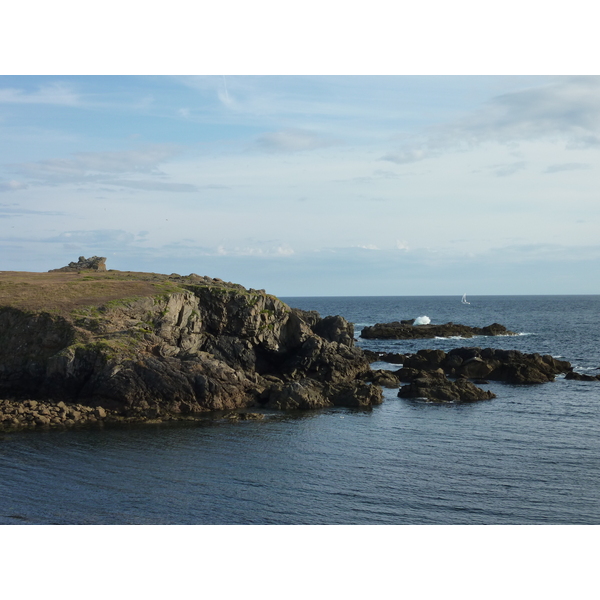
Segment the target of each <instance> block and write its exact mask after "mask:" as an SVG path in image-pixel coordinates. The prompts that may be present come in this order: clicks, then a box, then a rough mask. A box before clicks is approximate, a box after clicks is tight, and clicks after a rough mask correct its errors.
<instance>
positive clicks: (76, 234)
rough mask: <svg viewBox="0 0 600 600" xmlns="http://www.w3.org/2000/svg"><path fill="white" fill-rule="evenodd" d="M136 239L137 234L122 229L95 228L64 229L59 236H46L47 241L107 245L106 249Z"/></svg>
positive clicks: (83, 245) (74, 244) (78, 244)
mask: <svg viewBox="0 0 600 600" xmlns="http://www.w3.org/2000/svg"><path fill="white" fill-rule="evenodd" d="M135 240H136V236H135V235H134V234H133V233H129V232H128V231H123V230H122V229H95V230H76V231H64V232H62V233H60V234H59V235H57V236H54V237H49V238H46V239H45V240H43V241H45V242H51V243H62V244H69V245H71V246H72V247H75V246H77V247H79V246H81V247H85V246H98V245H103V246H106V248H107V249H106V251H105V252H108V250H109V249H110V248H112V247H115V246H125V245H128V244H131V243H132V242H134V241H135Z"/></svg>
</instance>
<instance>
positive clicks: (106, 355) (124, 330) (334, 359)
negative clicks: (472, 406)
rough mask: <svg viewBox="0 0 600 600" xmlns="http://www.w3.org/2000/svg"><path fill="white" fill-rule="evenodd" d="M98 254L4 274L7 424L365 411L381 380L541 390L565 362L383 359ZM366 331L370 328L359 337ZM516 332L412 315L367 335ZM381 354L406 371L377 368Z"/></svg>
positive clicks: (2, 415)
mask: <svg viewBox="0 0 600 600" xmlns="http://www.w3.org/2000/svg"><path fill="white" fill-rule="evenodd" d="M105 260H106V259H104V258H102V257H92V258H91V259H85V258H84V257H80V259H79V262H78V263H71V264H70V265H68V266H67V267H64V268H62V269H57V270H53V271H50V272H48V273H19V272H0V398H2V399H1V400H0V429H12V430H14V429H23V428H47V427H71V426H77V425H90V424H94V425H102V424H105V423H106V424H108V423H122V422H162V421H170V420H196V419H200V418H206V416H207V415H210V414H213V415H215V418H225V419H228V420H231V421H239V420H257V419H261V418H263V413H261V412H260V411H261V410H263V409H274V410H289V409H301V410H312V409H319V408H325V407H332V406H347V407H363V408H369V407H371V406H373V405H376V404H380V403H381V402H382V400H383V393H382V387H387V388H394V389H399V391H398V396H400V397H403V398H420V399H427V400H429V401H433V402H475V401H480V400H489V399H491V398H494V397H495V394H494V393H492V392H491V391H488V390H484V389H482V388H480V387H478V385H483V384H485V383H488V382H489V380H492V381H502V382H505V383H509V384H523V385H525V384H540V383H547V382H550V381H553V380H554V378H555V377H556V375H558V374H562V373H565V374H566V379H578V380H585V381H591V380H595V381H598V380H599V379H600V376H592V375H582V374H579V373H575V372H574V371H573V369H572V367H571V365H570V363H568V362H567V361H561V360H557V359H555V358H553V357H552V356H549V355H539V354H524V353H521V352H518V351H516V350H499V349H492V348H483V349H482V348H479V347H465V348H457V349H454V350H451V351H449V352H444V351H442V350H420V351H418V352H417V353H415V354H395V353H376V352H372V351H368V350H362V349H361V348H359V347H357V346H355V340H354V338H353V334H354V328H353V325H352V324H351V323H349V322H348V321H346V320H345V319H344V318H343V317H340V316H328V317H325V318H321V316H320V315H319V314H318V313H317V312H315V311H302V310H299V309H294V308H291V307H289V306H287V305H286V304H285V303H283V302H282V301H281V300H279V299H278V298H276V297H275V296H272V295H270V294H267V293H266V292H265V291H264V290H254V289H246V288H244V287H243V286H241V285H239V284H234V283H230V282H225V281H222V280H221V279H216V278H211V277H203V276H199V275H196V274H194V273H192V274H190V275H187V276H181V275H178V274H176V273H173V274H171V275H162V274H156V273H138V272H129V271H127V272H125V271H114V270H109V271H107V270H105ZM365 332H366V334H365ZM450 335H452V336H455V335H460V336H461V337H471V336H474V335H513V333H512V332H510V331H508V330H507V329H506V328H505V327H504V326H502V325H499V324H497V323H494V324H492V325H490V326H488V327H483V328H476V327H468V326H465V325H455V324H453V323H446V324H445V325H414V324H413V322H412V321H403V322H400V323H397V322H395V323H388V324H377V325H374V326H373V327H371V328H369V327H366V328H365V329H364V330H363V334H362V337H365V338H368V337H374V338H383V339H411V338H413V337H425V338H431V337H447V336H450ZM376 361H385V362H388V363H392V364H397V365H398V366H400V367H401V368H399V369H398V370H395V371H393V370H373V369H372V368H371V364H372V363H374V362H376Z"/></svg>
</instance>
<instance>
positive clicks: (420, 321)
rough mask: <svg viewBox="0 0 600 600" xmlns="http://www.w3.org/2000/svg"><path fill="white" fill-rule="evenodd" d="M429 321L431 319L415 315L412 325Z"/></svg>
mask: <svg viewBox="0 0 600 600" xmlns="http://www.w3.org/2000/svg"><path fill="white" fill-rule="evenodd" d="M429 323H431V319H430V318H429V317H426V316H425V315H423V316H422V317H417V318H416V319H415V322H414V323H413V325H429Z"/></svg>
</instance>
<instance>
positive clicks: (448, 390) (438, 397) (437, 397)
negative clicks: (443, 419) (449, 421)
mask: <svg viewBox="0 0 600 600" xmlns="http://www.w3.org/2000/svg"><path fill="white" fill-rule="evenodd" d="M398 396H399V397H401V398H426V399H428V400H432V401H436V402H477V401H480V400H490V399H492V398H495V397H496V395H495V394H494V393H492V392H490V391H486V390H482V389H481V388H478V387H477V386H476V385H474V384H473V383H471V382H470V381H468V380H467V379H458V380H456V381H455V382H452V381H450V380H449V379H447V378H446V376H445V375H444V373H443V371H441V369H440V370H438V371H430V372H425V373H422V374H421V375H420V376H419V377H416V378H414V379H413V380H412V381H411V382H410V383H409V384H408V385H405V386H403V387H401V388H400V391H399V392H398Z"/></svg>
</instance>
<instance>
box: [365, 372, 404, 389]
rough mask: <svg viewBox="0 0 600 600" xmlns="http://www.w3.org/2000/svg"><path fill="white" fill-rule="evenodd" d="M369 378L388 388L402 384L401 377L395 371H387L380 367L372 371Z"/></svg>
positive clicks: (372, 381)
mask: <svg viewBox="0 0 600 600" xmlns="http://www.w3.org/2000/svg"><path fill="white" fill-rule="evenodd" d="M368 380H369V381H370V382H371V383H374V384H376V385H380V386H382V387H386V388H397V387H398V386H399V385H400V379H398V376H397V375H396V373H395V372H393V371H386V370H384V369H378V370H375V371H371V373H370V374H369V375H368Z"/></svg>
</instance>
